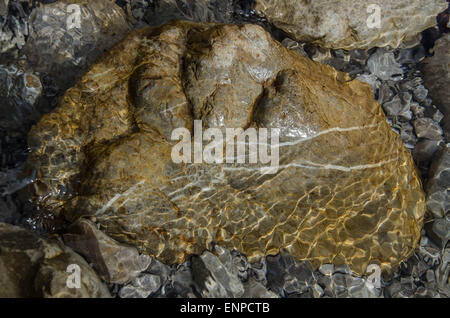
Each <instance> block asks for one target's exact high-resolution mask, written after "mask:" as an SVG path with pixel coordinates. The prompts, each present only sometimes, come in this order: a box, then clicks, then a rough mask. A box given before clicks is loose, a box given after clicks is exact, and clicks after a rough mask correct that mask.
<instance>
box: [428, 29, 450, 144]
mask: <svg viewBox="0 0 450 318" xmlns="http://www.w3.org/2000/svg"><path fill="white" fill-rule="evenodd" d="M449 52H450V34H448V33H447V34H445V35H444V36H442V38H440V39H439V40H437V41H436V45H435V47H434V56H433V57H430V58H428V59H426V60H425V61H424V78H425V85H426V87H427V88H428V89H429V90H430V95H431V96H432V97H433V101H434V102H435V103H436V106H438V108H439V109H440V110H441V112H442V113H443V114H444V115H445V119H444V122H443V125H442V126H443V127H444V129H445V131H446V135H447V138H449V136H450V102H449V101H450V93H449V89H448V87H449V86H450V53H449Z"/></svg>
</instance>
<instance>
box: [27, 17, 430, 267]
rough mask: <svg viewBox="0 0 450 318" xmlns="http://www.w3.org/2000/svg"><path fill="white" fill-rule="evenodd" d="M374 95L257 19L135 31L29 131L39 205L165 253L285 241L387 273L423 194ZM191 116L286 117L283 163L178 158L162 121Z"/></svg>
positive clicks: (315, 256) (181, 123) (266, 248)
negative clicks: (287, 45)
mask: <svg viewBox="0 0 450 318" xmlns="http://www.w3.org/2000/svg"><path fill="white" fill-rule="evenodd" d="M372 96H373V94H372V91H371V88H370V86H369V85H368V84H365V83H362V82H360V81H358V80H351V79H350V77H349V76H348V75H347V74H345V73H340V72H337V71H336V70H334V69H333V68H331V67H329V66H326V65H321V64H319V63H315V62H313V61H311V60H309V59H308V58H305V57H303V56H301V55H300V54H298V53H297V52H295V51H290V50H288V49H286V48H284V47H283V46H282V45H281V44H280V43H278V42H276V41H275V40H273V39H272V38H271V36H270V34H268V33H267V32H265V31H264V30H263V29H262V28H261V27H259V26H256V25H243V26H236V25H216V24H198V23H189V22H176V23H171V24H168V25H165V26H162V27H159V28H144V29H141V30H139V31H136V32H133V33H131V34H130V35H129V36H128V37H127V38H126V39H125V40H124V41H122V42H121V43H120V44H118V45H117V46H116V47H114V48H113V49H112V50H110V51H109V52H108V53H107V54H105V55H104V56H103V57H102V58H101V59H100V60H99V61H98V63H96V64H95V65H94V66H93V67H92V68H91V69H90V71H89V72H88V73H87V74H86V75H85V76H84V77H83V78H82V79H81V80H80V81H79V82H78V83H77V84H76V85H75V86H74V87H72V88H71V89H69V90H68V91H67V92H66V94H65V95H64V96H63V97H62V98H61V100H60V105H59V107H58V108H57V109H56V110H55V111H54V112H52V113H50V114H48V115H45V116H44V117H43V118H42V120H41V121H40V122H39V123H38V124H37V125H36V126H35V127H34V128H33V129H32V130H31V132H30V134H29V144H30V147H31V149H32V154H31V156H30V158H29V166H30V167H31V168H35V169H38V170H39V180H38V181H37V182H36V183H35V184H34V188H35V190H36V202H37V203H38V204H40V205H41V207H42V208H44V209H49V210H52V211H54V213H56V214H59V215H62V216H64V217H65V218H66V219H67V220H69V221H71V222H72V221H75V220H76V219H78V218H80V217H87V216H90V217H95V219H96V222H97V223H98V224H99V225H100V227H101V229H102V230H104V231H105V232H106V233H107V234H108V235H110V236H112V237H113V238H114V239H116V240H118V241H120V242H123V243H127V244H132V245H134V246H136V247H137V248H138V249H139V250H140V251H141V252H145V253H149V254H150V255H152V256H154V257H156V258H157V259H159V260H161V261H163V262H166V263H181V262H183V261H184V260H185V259H186V258H187V257H189V255H192V254H201V253H202V252H203V251H204V250H205V249H209V248H211V247H212V246H213V244H214V243H218V244H219V245H222V246H224V247H228V248H235V249H237V250H239V251H242V252H244V253H245V254H246V255H248V256H249V257H250V259H256V258H258V257H261V256H263V255H267V254H276V253H278V252H279V251H280V250H285V251H288V252H290V253H291V255H293V256H294V257H296V258H298V259H308V260H310V261H312V263H313V264H314V265H320V264H322V263H335V264H343V263H347V264H349V265H350V266H351V268H352V269H353V270H354V271H355V272H359V273H363V272H364V271H365V269H366V266H367V265H368V264H370V263H376V264H379V265H380V266H382V268H383V269H386V270H390V269H391V268H392V267H393V266H396V265H397V264H398V263H399V262H401V261H402V260H404V259H405V258H406V257H408V255H409V254H410V253H411V252H412V251H413V250H414V248H415V246H416V242H417V240H418V239H419V236H420V229H421V226H422V220H423V215H424V211H425V202H424V194H423V191H422V187H421V183H420V181H419V178H418V176H417V172H416V169H415V167H414V163H413V160H412V158H411V155H410V153H409V152H408V151H407V150H406V149H405V148H404V147H403V144H402V142H401V140H400V137H399V136H398V135H397V134H395V133H394V132H393V131H392V130H391V128H390V127H389V124H388V123H387V122H386V118H385V116H384V114H383V111H382V110H381V107H380V106H379V104H378V103H377V102H376V101H375V100H374V99H373V97H372ZM194 120H202V123H203V128H204V129H206V128H214V127H215V128H219V129H217V130H216V132H217V131H218V132H221V131H225V128H243V129H246V128H249V127H250V128H255V129H256V128H258V129H259V128H267V129H269V132H270V135H271V136H273V135H274V134H275V132H276V130H275V129H276V128H279V129H280V136H279V142H280V143H279V145H278V146H277V145H276V143H271V144H270V147H271V149H272V153H271V154H272V155H273V154H276V153H277V151H278V153H279V162H278V163H276V164H275V167H274V168H275V169H274V170H272V171H271V173H268V172H269V170H265V169H264V167H266V166H267V165H264V164H262V163H256V164H254V163H252V164H250V163H248V160H247V161H246V163H223V164H208V163H204V162H203V163H176V162H177V160H173V158H172V155H171V154H172V151H173V147H174V146H175V145H179V144H178V140H176V141H173V140H172V138H171V137H172V136H171V133H172V131H173V130H174V129H176V128H183V127H184V128H186V129H187V130H188V131H190V132H193V130H194V127H195V125H194ZM198 128H199V127H197V129H196V130H198ZM200 130H201V127H200ZM260 131H261V130H260ZM193 135H194V134H193ZM260 136H261V134H260ZM240 137H242V134H241V136H240ZM269 139H270V138H269ZM242 140H243V139H241V141H242ZM271 140H272V139H271ZM232 141H233V139H231V138H230V139H228V143H227V145H228V144H230V143H231V142H232ZM246 143H249V141H246ZM250 146H251V145H250ZM253 146H254V144H253ZM257 146H258V147H260V148H261V147H263V146H267V142H265V140H264V139H260V140H259V141H258V142H257ZM194 148H195V147H193V149H194ZM216 150H217V149H216ZM231 155H232V156H231V158H233V159H236V157H237V156H234V154H231ZM241 155H242V154H241ZM238 156H239V154H238ZM245 157H246V159H249V158H248V157H249V155H248V152H247V153H246V155H245Z"/></svg>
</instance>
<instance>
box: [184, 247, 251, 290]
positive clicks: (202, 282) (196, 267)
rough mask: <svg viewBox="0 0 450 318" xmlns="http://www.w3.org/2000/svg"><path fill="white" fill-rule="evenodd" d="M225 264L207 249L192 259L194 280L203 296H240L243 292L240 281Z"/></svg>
mask: <svg viewBox="0 0 450 318" xmlns="http://www.w3.org/2000/svg"><path fill="white" fill-rule="evenodd" d="M226 265H227V264H224V263H222V262H221V260H220V259H219V258H218V257H217V256H215V255H214V254H212V253H211V252H208V251H206V252H204V253H203V254H202V255H201V256H200V257H194V258H193V259H192V267H193V275H194V280H195V281H196V282H197V284H198V285H199V287H200V289H201V292H202V295H203V297H208V298H209V297H233V298H239V297H242V295H243V294H244V287H243V285H242V282H241V281H240V280H239V278H238V277H237V274H235V273H233V272H232V270H231V269H230V268H229V267H227V266H226ZM199 274H200V275H199Z"/></svg>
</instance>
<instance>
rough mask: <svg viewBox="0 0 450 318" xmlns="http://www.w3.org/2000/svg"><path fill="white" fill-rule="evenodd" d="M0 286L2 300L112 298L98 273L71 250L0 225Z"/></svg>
mask: <svg viewBox="0 0 450 318" xmlns="http://www.w3.org/2000/svg"><path fill="white" fill-rule="evenodd" d="M69 266H73V269H72V268H71V267H69ZM75 267H77V268H78V269H79V273H80V276H79V283H80V284H79V286H78V287H77V286H76V283H77V278H75V277H72V274H75V273H76V268H75ZM69 281H70V282H72V283H74V284H75V286H73V287H72V286H69V285H68V282H69ZM0 284H1V286H2V288H1V289H0V297H2V298H3V297H6V298H11V297H12V298H29V297H38V298H41V297H44V298H109V297H111V296H110V294H109V291H108V289H107V287H106V286H105V285H104V283H103V282H102V281H101V280H100V279H99V278H98V277H97V274H95V272H94V271H93V270H92V269H91V268H90V267H89V265H88V264H87V263H86V261H85V260H84V259H83V258H82V257H81V256H79V255H78V254H76V253H74V252H73V251H72V250H71V249H69V248H68V247H66V246H64V245H63V244H61V243H60V242H58V241H50V240H46V239H43V238H40V237H38V236H37V235H36V234H34V233H32V232H30V231H28V230H25V229H23V228H20V227H16V226H13V225H9V224H5V223H0Z"/></svg>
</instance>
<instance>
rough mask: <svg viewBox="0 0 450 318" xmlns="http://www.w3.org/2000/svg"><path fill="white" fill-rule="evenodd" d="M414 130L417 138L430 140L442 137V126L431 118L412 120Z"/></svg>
mask: <svg viewBox="0 0 450 318" xmlns="http://www.w3.org/2000/svg"><path fill="white" fill-rule="evenodd" d="M413 125H414V130H415V131H416V135H417V137H419V138H426V139H430V140H440V139H442V134H443V131H442V128H441V126H439V124H438V123H437V122H435V121H434V120H433V119H431V118H417V119H416V120H414V121H413Z"/></svg>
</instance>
